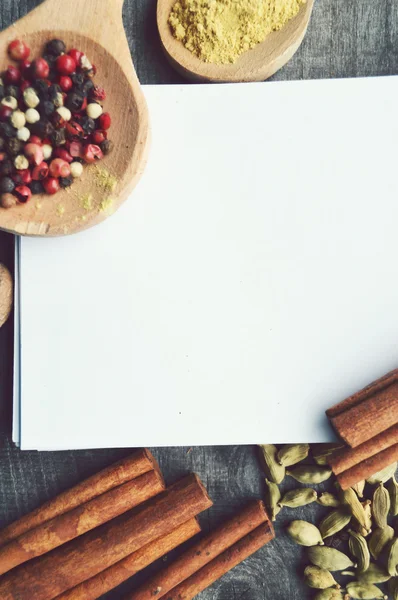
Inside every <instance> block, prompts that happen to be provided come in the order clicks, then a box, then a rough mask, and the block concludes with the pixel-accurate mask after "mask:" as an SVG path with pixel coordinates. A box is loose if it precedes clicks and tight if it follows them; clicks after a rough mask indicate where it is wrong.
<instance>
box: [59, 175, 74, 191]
mask: <svg viewBox="0 0 398 600" xmlns="http://www.w3.org/2000/svg"><path fill="white" fill-rule="evenodd" d="M72 183H73V177H72V175H69V177H60V178H59V185H60V186H61V187H63V188H66V187H69V186H70V185H72Z"/></svg>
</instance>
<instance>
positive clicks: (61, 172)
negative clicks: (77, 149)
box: [50, 158, 70, 177]
mask: <svg viewBox="0 0 398 600" xmlns="http://www.w3.org/2000/svg"><path fill="white" fill-rule="evenodd" d="M50 175H51V176H52V177H68V176H69V175H70V166H69V164H68V163H67V162H66V160H62V158H54V160H52V161H51V163H50Z"/></svg>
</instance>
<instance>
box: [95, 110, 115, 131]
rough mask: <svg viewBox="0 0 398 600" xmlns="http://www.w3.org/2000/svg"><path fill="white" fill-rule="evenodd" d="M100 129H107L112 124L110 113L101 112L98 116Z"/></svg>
mask: <svg viewBox="0 0 398 600" xmlns="http://www.w3.org/2000/svg"><path fill="white" fill-rule="evenodd" d="M98 122H99V126H100V129H105V130H107V129H109V128H110V126H111V125H112V119H111V115H110V114H109V113H108V112H104V113H102V115H101V116H100V118H99V119H98Z"/></svg>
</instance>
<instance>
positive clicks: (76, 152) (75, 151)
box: [69, 142, 83, 158]
mask: <svg viewBox="0 0 398 600" xmlns="http://www.w3.org/2000/svg"><path fill="white" fill-rule="evenodd" d="M69 154H70V155H71V156H73V157H74V158H83V144H81V143H80V142H70V143H69Z"/></svg>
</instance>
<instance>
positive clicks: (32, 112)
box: [25, 108, 40, 123]
mask: <svg viewBox="0 0 398 600" xmlns="http://www.w3.org/2000/svg"><path fill="white" fill-rule="evenodd" d="M25 117H26V120H27V122H28V123H37V121H40V114H39V113H38V111H37V110H36V109H35V108H28V110H27V111H26V113H25Z"/></svg>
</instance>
